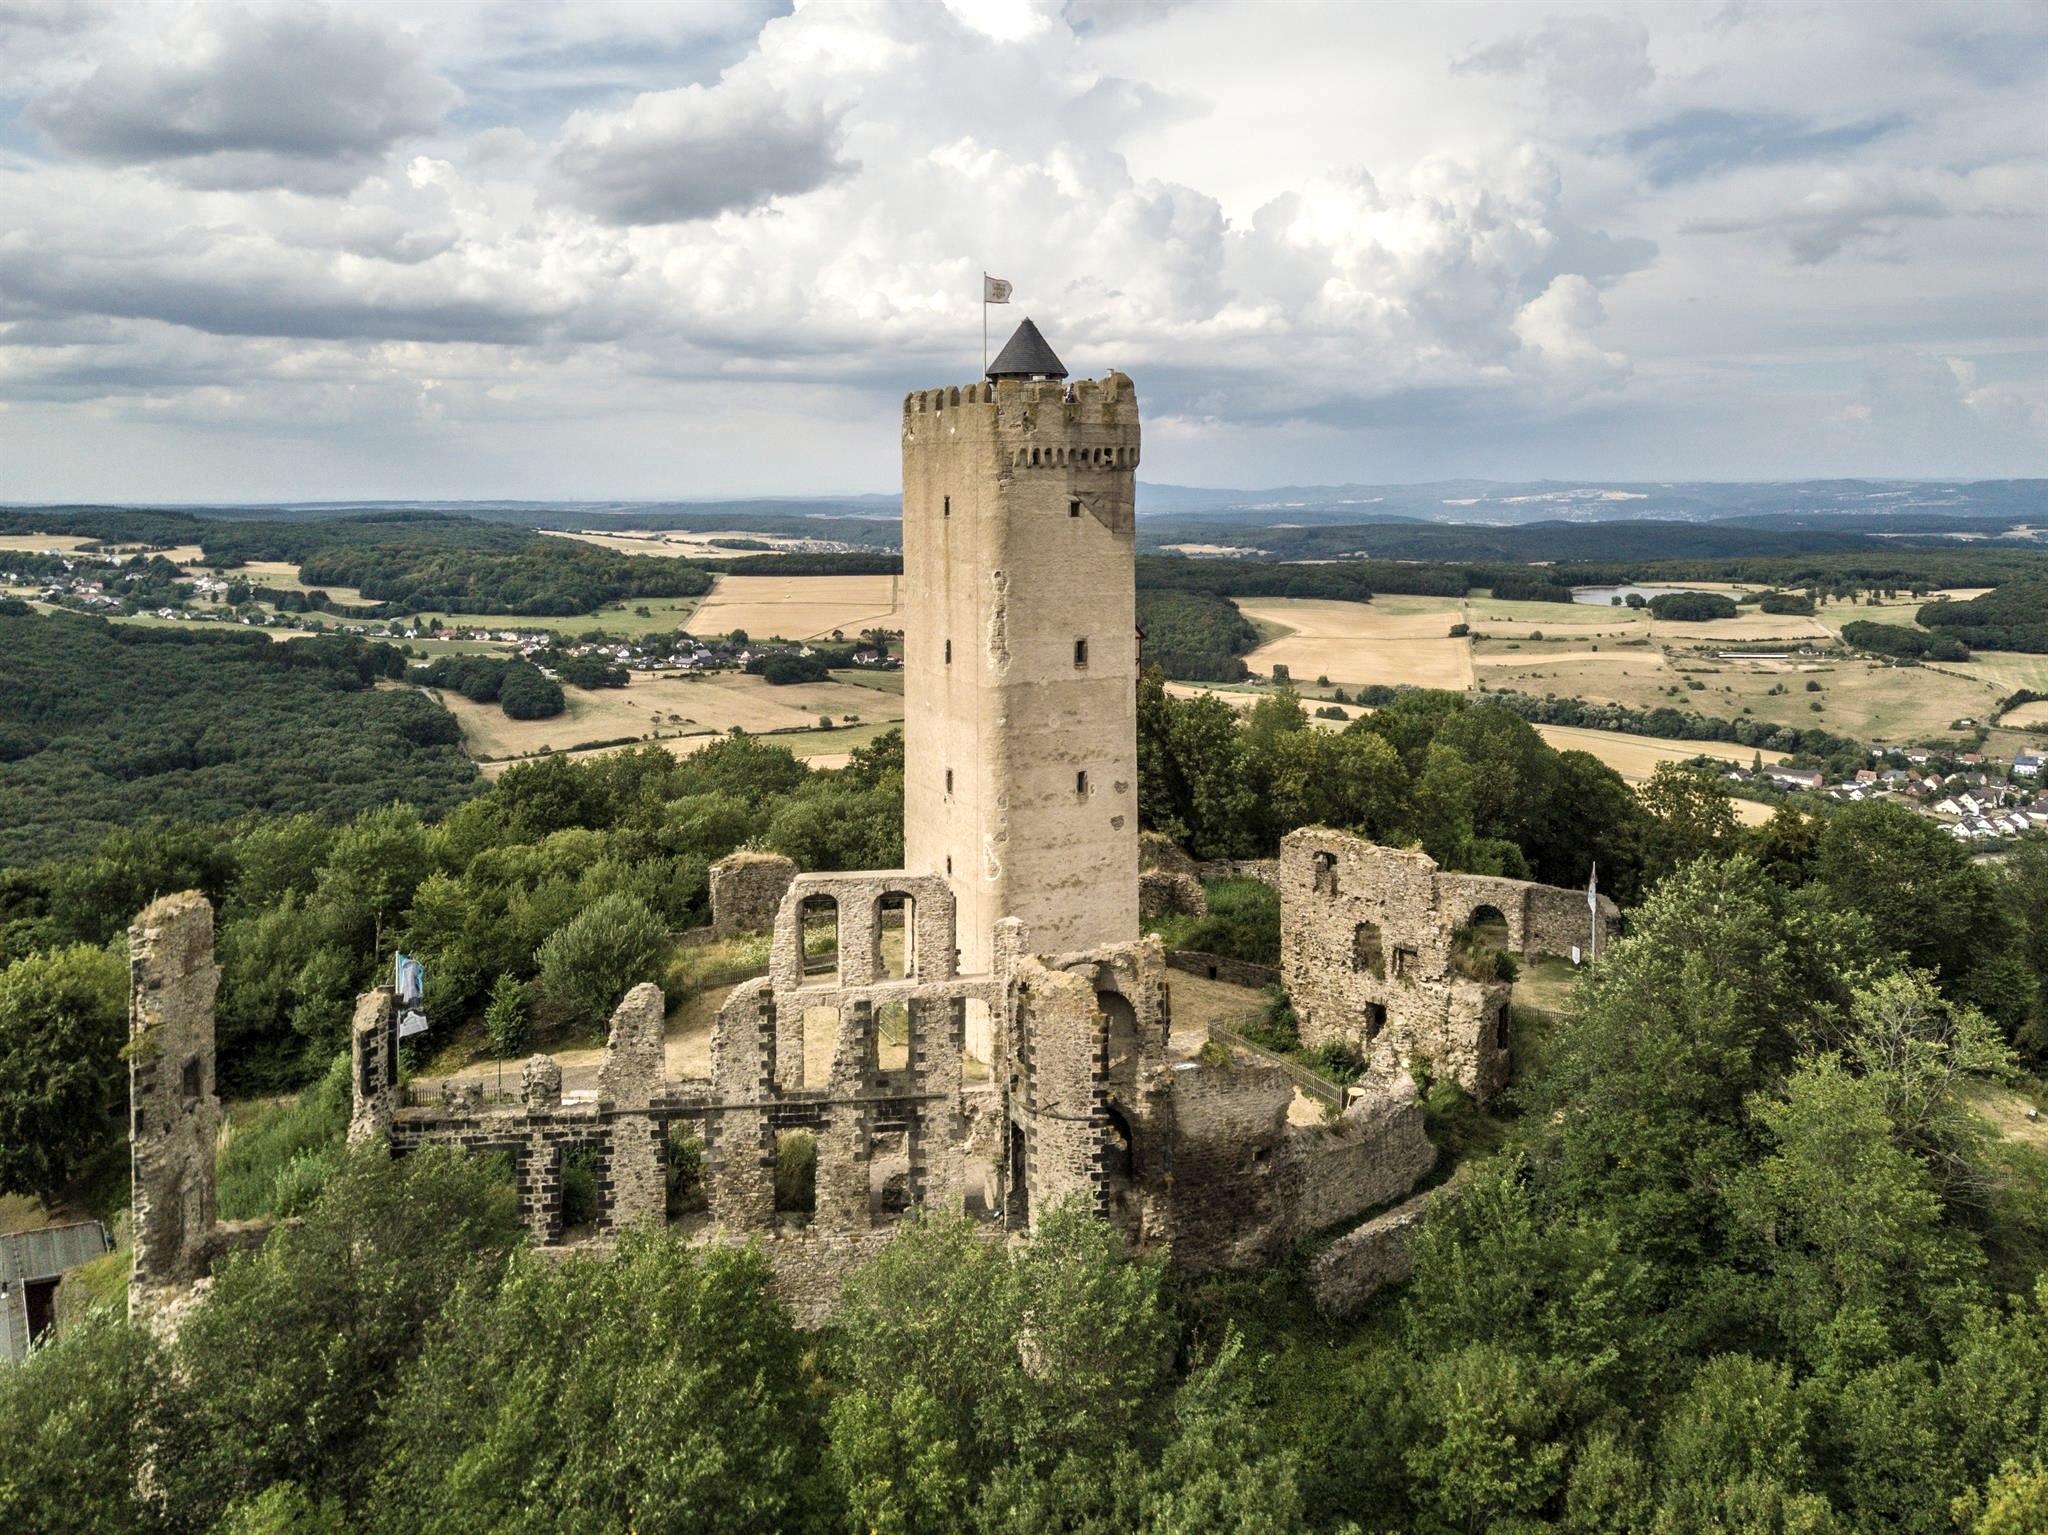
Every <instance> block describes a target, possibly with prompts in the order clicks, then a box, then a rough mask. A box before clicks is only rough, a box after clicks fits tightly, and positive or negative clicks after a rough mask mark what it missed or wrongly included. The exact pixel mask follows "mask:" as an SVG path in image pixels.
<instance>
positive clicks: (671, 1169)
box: [661, 1123, 711, 1221]
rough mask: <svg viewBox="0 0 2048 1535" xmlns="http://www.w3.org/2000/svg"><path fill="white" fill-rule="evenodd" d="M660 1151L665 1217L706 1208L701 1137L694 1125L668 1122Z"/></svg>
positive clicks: (708, 1196)
mask: <svg viewBox="0 0 2048 1535" xmlns="http://www.w3.org/2000/svg"><path fill="white" fill-rule="evenodd" d="M661 1152H662V1157H661V1160H662V1171H663V1173H664V1174H665V1175H666V1181H667V1185H668V1200H667V1205H666V1209H667V1212H668V1218H669V1219H670V1220H672V1221H673V1220H683V1219H686V1218H687V1217H689V1216H692V1215H702V1214H703V1213H704V1212H705V1211H706V1210H709V1209H710V1208H711V1190H710V1188H709V1187H708V1186H707V1185H706V1184H705V1182H704V1140H703V1137H701V1136H700V1135H698V1134H697V1131H696V1129H695V1127H694V1126H691V1125H687V1124H681V1123H677V1124H672V1125H670V1126H669V1127H668V1136H667V1139H665V1140H664V1141H663V1142H662V1146H661Z"/></svg>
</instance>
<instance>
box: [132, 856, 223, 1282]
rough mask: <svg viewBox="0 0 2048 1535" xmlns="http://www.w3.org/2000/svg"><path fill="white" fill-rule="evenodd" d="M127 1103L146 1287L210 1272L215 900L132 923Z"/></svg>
mask: <svg viewBox="0 0 2048 1535" xmlns="http://www.w3.org/2000/svg"><path fill="white" fill-rule="evenodd" d="M128 956H129V993H128V1048H129V1066H128V1102H129V1114H130V1121H129V1135H130V1162H131V1170H132V1174H133V1180H134V1189H133V1193H134V1226H135V1274H134V1281H133V1288H132V1289H131V1295H133V1294H134V1293H135V1292H136V1291H138V1290H145V1289H153V1288H158V1287H163V1286H172V1285H182V1284H189V1283H190V1282H192V1281H193V1280H195V1279H200V1278H203V1277H204V1276H205V1274H206V1268H207V1254H208V1248H209V1246H210V1244H211V1241H212V1239H213V1235H214V1220H215V1213H216V1207H215V1202H214V1174H213V1158H214V1148H215V1145H216V1143H217V1142H218V1140H219V1138H220V1099H219V1098H218V1097H216V1096H215V1090H214V1088H215V1085H214V1062H213V998H214V992H215V991H216V990H217V989H218V987H219V985H220V970H219V968H218V967H217V966H216V965H215V964H214V962H213V907H212V906H210V905H209V904H208V903H207V900H206V897H205V896H203V895H201V894H200V893H199V892H198V891H196V890H187V891H185V892H183V893H182V894H179V895H168V896H165V897H163V898H162V899H161V900H157V901H152V902H151V903H150V904H149V905H148V906H146V907H144V908H143V910H142V913H141V915H139V916H138V917H136V919H135V921H134V924H133V925H132V926H131V927H130V928H129V929H128Z"/></svg>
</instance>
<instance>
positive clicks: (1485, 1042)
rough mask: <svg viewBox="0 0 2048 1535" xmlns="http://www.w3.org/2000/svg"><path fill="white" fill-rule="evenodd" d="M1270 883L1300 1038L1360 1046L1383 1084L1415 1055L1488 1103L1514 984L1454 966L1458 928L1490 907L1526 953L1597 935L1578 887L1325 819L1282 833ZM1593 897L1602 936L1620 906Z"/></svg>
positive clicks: (1501, 1064) (1502, 1058)
mask: <svg viewBox="0 0 2048 1535" xmlns="http://www.w3.org/2000/svg"><path fill="white" fill-rule="evenodd" d="M1277 883H1278V885H1279V889H1280V968H1281V972H1282V976H1283V978H1284V984H1285V985H1286V988H1287V994H1288V996H1289V998H1290V999H1291V1000H1292V1001H1293V1003H1294V1008H1295V1011H1296V1013H1297V1014H1299V1016H1300V1018H1301V1034H1302V1040H1303V1042H1304V1043H1306V1044H1308V1045H1310V1046H1318V1045H1324V1044H1333V1043H1334V1044H1343V1045H1348V1046H1350V1047H1352V1048H1354V1049H1356V1050H1358V1051H1359V1052H1360V1053H1361V1054H1362V1055H1364V1056H1365V1057H1366V1059H1367V1061H1368V1063H1369V1068H1370V1075H1371V1077H1372V1079H1373V1080H1375V1081H1380V1082H1387V1081H1392V1080H1394V1079H1395V1078H1396V1077H1398V1076H1400V1075H1403V1074H1405V1072H1406V1070H1407V1067H1408V1063H1409V1061H1410V1060H1412V1059H1418V1058H1419V1059H1421V1060H1423V1061H1425V1062H1427V1063H1428V1064H1429V1065H1430V1067H1431V1068H1432V1069H1433V1070H1435V1071H1437V1072H1440V1073H1443V1074H1446V1075H1449V1076H1452V1077H1454V1078H1455V1079H1456V1080H1457V1081H1458V1082H1459V1083H1460V1084H1461V1085H1462V1086H1463V1087H1464V1088H1465V1089H1466V1090H1467V1091H1468V1092H1470V1093H1471V1094H1472V1095H1473V1096H1474V1097H1476V1098H1479V1099H1481V1100H1482V1101H1483V1100H1485V1099H1488V1098H1490V1097H1492V1096H1493V1095H1494V1094H1495V1093H1497V1092H1498V1091H1499V1090H1500V1089H1501V1087H1502V1086H1504V1085H1505V1083H1506V1081H1507V1072H1508V1059H1509V1045H1510V1037H1509V1036H1510V1030H1511V1028H1512V1022H1511V1017H1510V1013H1509V991H1510V988H1509V987H1508V985H1507V984H1506V983H1504V982H1500V981H1494V980H1490V979H1480V978H1476V977H1473V976H1467V975H1464V974H1461V973H1460V972H1459V970H1458V968H1457V966H1456V964H1455V963H1454V955H1453V947H1454V938H1455V935H1456V934H1457V933H1458V932H1459V931H1460V930H1462V929H1467V928H1469V927H1470V926H1471V925H1472V923H1473V920H1474V918H1475V916H1476V915H1478V914H1481V913H1483V912H1485V911H1486V909H1487V908H1492V909H1493V910H1496V911H1498V912H1500V913H1501V915H1502V917H1503V918H1504V919H1505V921H1506V924H1507V929H1508V944H1507V947H1508V948H1509V949H1511V950H1520V951H1521V952H1523V953H1524V954H1533V953H1539V952H1557V950H1556V948H1554V947H1552V946H1554V945H1559V944H1562V945H1563V946H1564V947H1565V948H1567V949H1568V948H1569V947H1570V944H1571V942H1573V941H1578V942H1582V943H1583V942H1586V941H1588V940H1589V939H1590V936H1591V923H1592V920H1593V914H1592V913H1591V912H1589V911H1588V909H1587V907H1586V898H1585V895H1584V893H1583V892H1579V891H1570V890H1559V889H1556V888H1554V887H1551V886H1546V885H1536V884H1531V883H1529V882H1528V881H1525V880H1509V879H1492V878H1487V877H1483V876H1479V875H1470V874H1445V873H1442V872H1441V871H1439V870H1438V868H1437V866H1436V864H1435V862H1434V861H1433V860H1432V859H1431V858H1430V857H1429V856H1428V855H1427V854H1425V853H1420V852H1414V851H1411V850H1406V849H1401V848H1390V847H1380V846H1378V845H1376V844H1374V843H1370V842H1365V841H1362V840H1360V839H1359V838H1357V837H1352V836H1348V835H1346V834H1345V833H1343V832H1336V831H1331V830H1329V829H1327V828H1325V827H1306V828H1304V829H1302V830H1300V831H1296V832H1292V833H1290V834H1289V835H1288V836H1287V837H1286V838H1284V839H1283V840H1282V842H1281V844H1280V869H1279V875H1278V879H1277ZM1574 901H1576V902H1577V903H1578V912H1579V926H1578V927H1577V929H1576V931H1575V930H1574V928H1573V926H1572V923H1571V921H1570V918H1569V912H1570V903H1571V902H1574ZM1600 902H1601V904H1600V909H1599V921H1600V923H1601V927H1602V942H1603V944H1604V943H1605V942H1606V941H1607V939H1608V938H1609V937H1610V936H1611V935H1612V934H1613V932H1614V931H1615V929H1616V926H1617V923H1618V919H1619V912H1618V911H1617V910H1616V908H1615V906H1614V903H1613V902H1612V901H1608V900H1607V899H1606V898H1605V897H1604V896H1603V897H1601V898H1600Z"/></svg>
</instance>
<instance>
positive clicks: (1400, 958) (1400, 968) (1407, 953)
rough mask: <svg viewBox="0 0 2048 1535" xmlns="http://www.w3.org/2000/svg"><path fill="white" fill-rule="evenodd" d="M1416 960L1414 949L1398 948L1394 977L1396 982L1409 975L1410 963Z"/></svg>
mask: <svg viewBox="0 0 2048 1535" xmlns="http://www.w3.org/2000/svg"><path fill="white" fill-rule="evenodd" d="M1414 958H1415V951H1414V950H1413V949H1403V948H1398V947H1397V948H1396V949H1395V950H1394V977H1395V979H1396V980H1399V979H1400V978H1401V977H1403V976H1405V975H1407V973H1408V962H1409V961H1410V960H1412V959H1414Z"/></svg>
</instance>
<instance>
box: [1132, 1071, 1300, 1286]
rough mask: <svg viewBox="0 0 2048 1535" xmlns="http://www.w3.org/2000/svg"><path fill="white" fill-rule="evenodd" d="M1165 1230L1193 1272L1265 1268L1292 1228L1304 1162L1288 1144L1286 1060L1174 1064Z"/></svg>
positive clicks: (1179, 1259)
mask: <svg viewBox="0 0 2048 1535" xmlns="http://www.w3.org/2000/svg"><path fill="white" fill-rule="evenodd" d="M1171 1082H1172V1086H1171V1090H1170V1092H1169V1094H1168V1104H1169V1124H1170V1139H1169V1141H1168V1144H1167V1156H1166V1160H1167V1168H1168V1170H1169V1171H1170V1172H1171V1174H1172V1178H1173V1182H1172V1185H1171V1187H1172V1197H1171V1201H1170V1205H1169V1214H1168V1218H1167V1221H1166V1223H1165V1226H1166V1235H1167V1236H1168V1237H1169V1239H1170V1240H1171V1242H1172V1244H1173V1265H1174V1267H1175V1269H1176V1270H1178V1271H1179V1272H1182V1273H1185V1274H1206V1273H1211V1272H1214V1271H1216V1270H1219V1269H1248V1268H1258V1267H1261V1266H1263V1265H1265V1264H1267V1263H1271V1262H1272V1261H1273V1260H1275V1259H1276V1258H1278V1257H1279V1256H1280V1255H1281V1254H1282V1253H1284V1252H1285V1251H1286V1250H1287V1248H1288V1246H1289V1245H1290V1243H1291V1242H1292V1241H1293V1236H1294V1209H1295V1206H1296V1205H1297V1204H1298V1202H1299V1201H1300V1198H1301V1190H1302V1183H1301V1174H1302V1167H1301V1162H1300V1160H1299V1159H1298V1158H1296V1157H1293V1156H1290V1155H1289V1154H1288V1151H1287V1143H1288V1125H1287V1110H1288V1106H1289V1105H1290V1104H1292V1103H1293V1102H1294V1084H1293V1082H1292V1081H1290V1080H1289V1079H1288V1077H1287V1074H1286V1073H1285V1072H1283V1071H1281V1070H1280V1069H1279V1068H1278V1067H1274V1066H1262V1065H1256V1064H1253V1063H1251V1062H1246V1061H1240V1062H1238V1063H1237V1064H1236V1065H1235V1066H1231V1067H1216V1066H1210V1065H1206V1064H1202V1063H1199V1062H1194V1061H1182V1062H1178V1063H1176V1064H1175V1065H1174V1067H1173V1069H1172V1073H1171Z"/></svg>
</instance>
